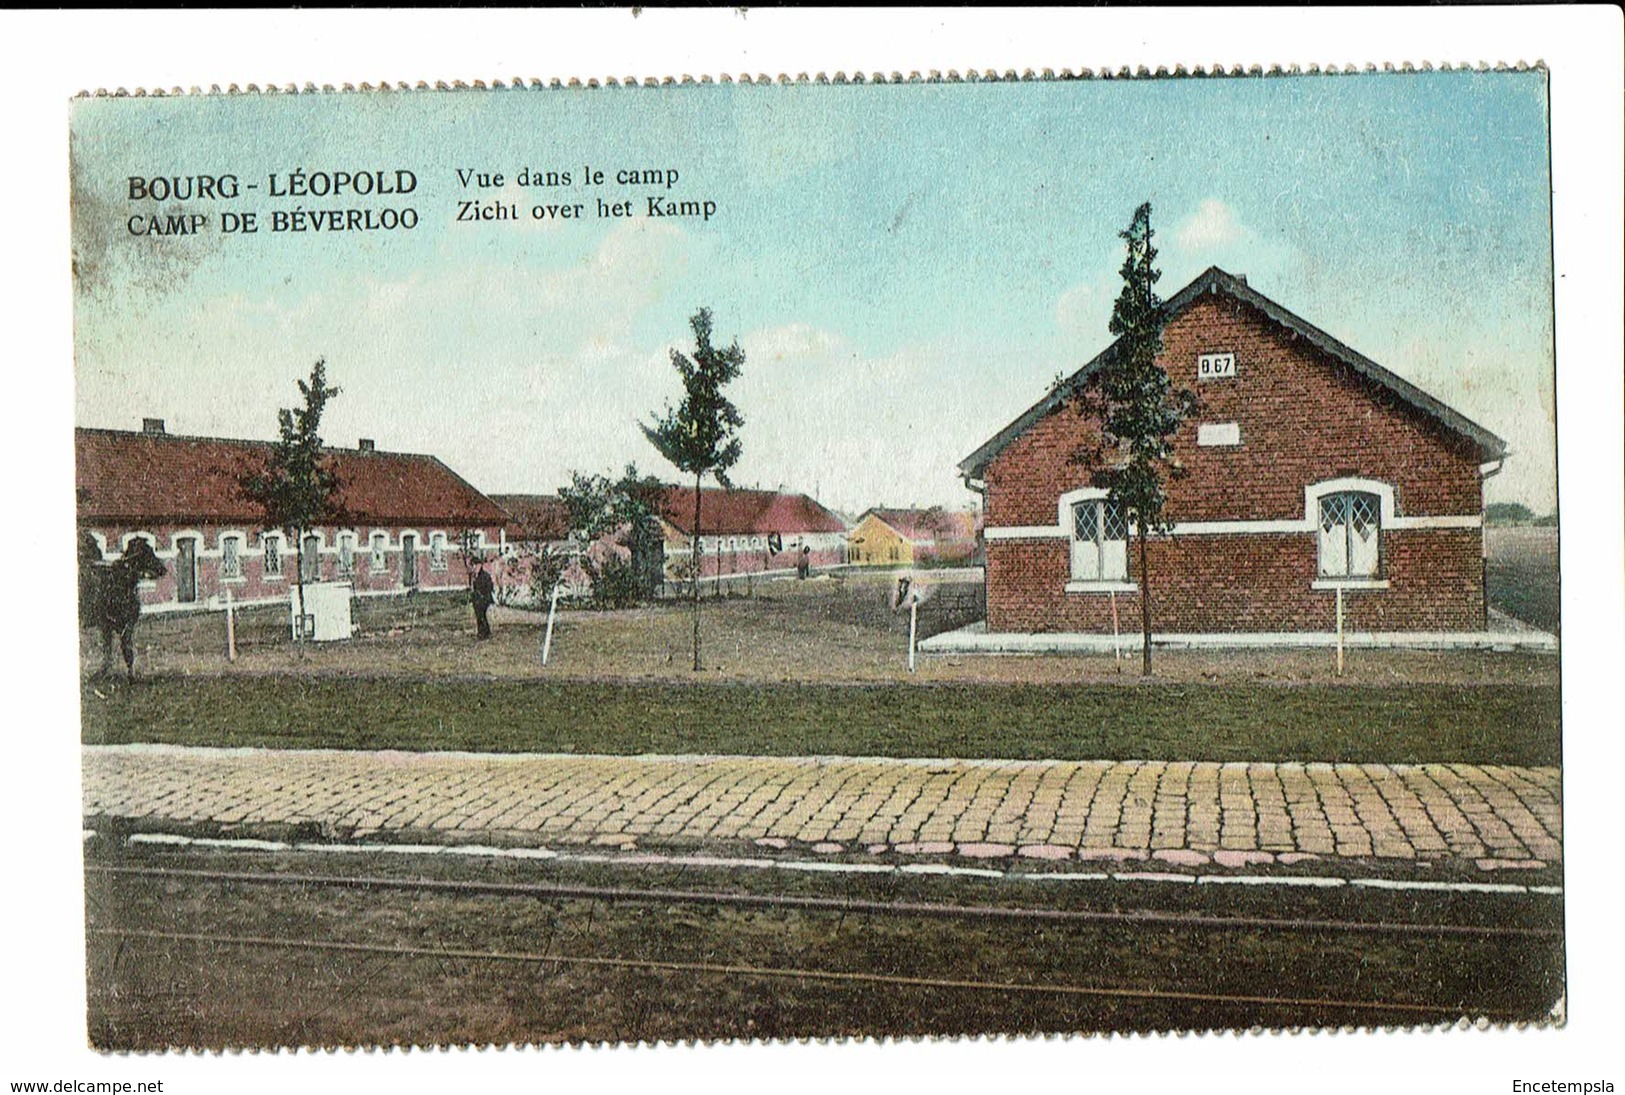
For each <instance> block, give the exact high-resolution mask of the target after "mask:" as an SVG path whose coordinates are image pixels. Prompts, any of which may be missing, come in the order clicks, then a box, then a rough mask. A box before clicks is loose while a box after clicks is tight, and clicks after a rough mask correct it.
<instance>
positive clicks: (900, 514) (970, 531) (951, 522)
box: [854, 506, 981, 544]
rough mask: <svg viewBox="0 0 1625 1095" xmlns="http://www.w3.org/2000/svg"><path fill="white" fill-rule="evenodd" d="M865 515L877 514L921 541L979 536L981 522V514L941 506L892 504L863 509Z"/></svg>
mask: <svg viewBox="0 0 1625 1095" xmlns="http://www.w3.org/2000/svg"><path fill="white" fill-rule="evenodd" d="M863 517H873V518H875V519H876V520H878V521H882V522H884V523H885V524H886V525H887V526H888V527H889V528H891V530H892V531H893V532H895V533H897V535H899V536H901V537H902V538H903V539H905V540H909V541H912V542H914V543H917V544H925V543H933V542H935V543H943V542H950V541H954V540H975V539H976V530H977V529H978V528H979V527H980V526H981V515H980V514H977V513H967V512H966V511H964V510H949V509H942V508H940V507H937V508H933V509H898V508H894V507H890V506H873V507H871V508H869V509H867V510H864V511H863ZM863 517H859V518H858V520H857V522H854V523H862V521H863Z"/></svg>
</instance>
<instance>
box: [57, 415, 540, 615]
mask: <svg viewBox="0 0 1625 1095" xmlns="http://www.w3.org/2000/svg"><path fill="white" fill-rule="evenodd" d="M74 450H75V457H76V467H75V479H76V488H77V494H78V511H79V512H78V521H79V528H80V530H81V531H82V532H89V534H90V535H91V536H92V537H93V538H94V539H95V541H96V544H97V546H98V547H99V548H100V549H101V551H102V553H103V554H104V556H106V557H108V558H114V557H116V556H118V555H119V554H120V553H122V552H123V550H124V548H125V546H126V545H128V544H129V542H130V540H132V539H133V538H136V537H141V538H143V539H146V540H147V541H148V542H149V543H151V544H152V546H153V548H154V550H155V551H156V552H157V554H158V557H159V558H160V559H162V560H163V561H164V565H165V566H166V567H168V569H169V573H168V574H167V575H166V576H165V577H164V578H162V579H160V580H159V581H157V582H150V583H143V584H142V587H141V589H140V596H141V600H142V604H143V605H144V606H145V608H146V610H147V611H165V610H178V609H179V610H184V609H190V608H204V607H209V606H210V605H211V604H214V605H217V604H218V603H219V602H220V599H221V598H222V597H223V595H224V594H225V592H226V591H227V590H229V591H230V594H231V598H232V600H233V601H234V602H236V603H238V604H243V603H256V602H272V601H286V600H287V597H288V591H289V589H290V588H291V587H292V586H293V585H294V583H295V581H296V575H295V572H294V567H295V565H296V564H295V562H294V560H295V552H294V547H293V545H292V544H290V543H288V542H287V537H286V535H285V534H284V533H283V532H282V531H281V530H279V529H271V530H266V529H262V528H261V527H260V521H261V514H260V511H259V510H258V509H257V508H256V507H255V506H254V504H253V503H252V502H250V501H249V499H248V498H247V497H246V496H245V495H244V494H243V491H242V488H241V486H240V483H241V481H242V477H243V476H244V475H245V474H247V473H249V472H250V471H253V470H256V469H258V468H263V467H264V465H265V461H266V460H267V458H268V457H269V455H270V452H271V446H270V444H268V443H266V442H263V441H239V440H231V439H226V438H217V437H183V436H178V435H174V434H170V433H167V432H165V430H164V426H163V423H162V421H160V420H157V419H148V420H147V422H146V425H145V428H144V429H143V430H142V431H141V432H139V433H136V432H133V431H128V430H97V429H76V430H75V431H74ZM327 451H328V454H329V456H330V458H331V460H332V467H333V469H334V471H335V472H336V473H337V474H338V478H339V483H340V488H339V499H338V500H339V504H340V507H341V509H342V511H343V512H344V513H345V514H346V518H345V521H344V522H343V523H342V524H337V525H330V526H324V527H321V528H317V529H313V530H311V532H310V534H309V535H308V536H307V537H306V542H305V547H306V551H305V553H304V567H305V575H304V576H305V580H306V582H317V581H321V582H332V581H343V582H349V583H351V585H353V587H354V588H355V591H356V593H357V594H360V595H369V594H387V593H406V592H410V591H412V590H415V589H437V588H456V587H461V586H465V585H466V584H467V581H468V576H467V572H466V570H465V569H464V563H463V558H462V552H461V550H460V544H461V537H462V534H463V533H465V532H467V533H469V534H471V536H472V537H473V539H474V542H475V544H476V545H477V546H478V550H480V551H481V552H482V553H484V554H487V555H490V556H495V555H496V554H497V552H498V551H499V549H500V547H501V544H502V538H503V528H504V525H505V524H506V523H507V522H508V521H509V519H510V518H509V515H508V514H507V513H506V512H504V511H503V510H502V509H501V507H499V506H498V505H497V504H496V503H494V502H492V501H491V500H490V499H489V498H487V497H486V496H485V495H483V494H481V493H480V492H479V491H477V490H475V489H474V488H473V487H472V486H470V485H469V484H468V483H467V482H466V481H465V480H464V479H463V478H462V477H461V476H459V475H458V474H457V473H456V472H454V471H452V470H451V469H450V468H448V467H447V466H446V465H445V464H442V463H441V462H440V461H439V460H438V459H436V458H435V457H433V456H422V455H417V454H413V453H397V452H380V451H378V450H377V449H376V448H375V447H374V446H373V444H372V443H371V442H370V441H363V442H361V445H360V447H359V448H355V449H338V448H330V449H328V450H327Z"/></svg>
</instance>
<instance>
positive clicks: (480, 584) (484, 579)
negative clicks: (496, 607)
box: [469, 559, 496, 639]
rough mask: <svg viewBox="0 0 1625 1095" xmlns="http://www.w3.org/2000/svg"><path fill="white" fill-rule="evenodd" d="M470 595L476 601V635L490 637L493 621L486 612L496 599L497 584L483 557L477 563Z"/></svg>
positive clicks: (484, 637)
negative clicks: (486, 615)
mask: <svg viewBox="0 0 1625 1095" xmlns="http://www.w3.org/2000/svg"><path fill="white" fill-rule="evenodd" d="M469 597H470V598H471V599H472V600H473V602H474V628H475V632H476V637H477V638H480V639H489V638H490V637H491V621H490V620H488V619H486V617H485V614H486V612H488V611H489V610H490V608H491V602H492V601H494V600H496V584H495V583H494V582H492V581H491V575H490V573H488V572H487V571H486V569H485V560H484V559H481V560H480V561H479V562H478V563H477V564H475V571H474V585H473V586H472V588H471V589H470V591H469Z"/></svg>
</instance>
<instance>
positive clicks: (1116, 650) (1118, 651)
mask: <svg viewBox="0 0 1625 1095" xmlns="http://www.w3.org/2000/svg"><path fill="white" fill-rule="evenodd" d="M1112 652H1113V654H1115V655H1116V657H1117V661H1118V663H1119V668H1121V667H1122V666H1121V663H1122V661H1123V639H1122V635H1121V634H1120V632H1119V630H1118V626H1117V594H1116V593H1115V592H1114V593H1113V594H1112Z"/></svg>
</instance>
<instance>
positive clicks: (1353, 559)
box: [1349, 494, 1382, 578]
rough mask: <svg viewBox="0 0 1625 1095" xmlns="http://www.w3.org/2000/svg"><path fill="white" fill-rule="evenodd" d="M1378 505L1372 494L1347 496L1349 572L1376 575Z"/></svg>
mask: <svg viewBox="0 0 1625 1095" xmlns="http://www.w3.org/2000/svg"><path fill="white" fill-rule="evenodd" d="M1381 514H1382V508H1381V505H1380V503H1379V502H1378V501H1377V496H1376V495H1374V494H1354V495H1350V497H1349V575H1350V576H1351V577H1357V578H1374V577H1376V575H1377V569H1378V562H1379V560H1380V557H1381V552H1380V550H1379V532H1380V524H1381Z"/></svg>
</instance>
